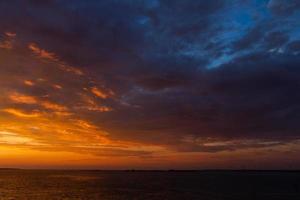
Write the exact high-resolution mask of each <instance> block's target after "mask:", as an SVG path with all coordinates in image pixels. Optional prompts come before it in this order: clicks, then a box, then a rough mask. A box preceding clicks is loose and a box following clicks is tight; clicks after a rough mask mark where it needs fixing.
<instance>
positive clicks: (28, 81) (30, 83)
mask: <svg viewBox="0 0 300 200" xmlns="http://www.w3.org/2000/svg"><path fill="white" fill-rule="evenodd" d="M24 84H25V85H27V86H34V85H35V84H34V82H32V81H30V80H25V81H24Z"/></svg>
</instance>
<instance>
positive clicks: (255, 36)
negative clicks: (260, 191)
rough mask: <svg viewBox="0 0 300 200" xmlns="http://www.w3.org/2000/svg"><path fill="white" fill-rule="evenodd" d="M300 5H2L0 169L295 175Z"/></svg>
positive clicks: (289, 1)
mask: <svg viewBox="0 0 300 200" xmlns="http://www.w3.org/2000/svg"><path fill="white" fill-rule="evenodd" d="M299 67H300V1H298V0H213V1H206V0H205V1H204V0H197V1H195V0H184V1H182V0H110V1H101V0H85V1H82V0H73V1H68V0H45V1H39V0H22V1H21V0H10V1H0V94H1V95H0V167H19V168H74V169H77V168H85V169H133V168H134V169H300V157H299V153H300V123H299V121H300V114H299V113H300V93H299V90H300V68H299Z"/></svg>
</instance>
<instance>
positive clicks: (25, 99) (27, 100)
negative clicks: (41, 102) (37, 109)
mask: <svg viewBox="0 0 300 200" xmlns="http://www.w3.org/2000/svg"><path fill="white" fill-rule="evenodd" d="M9 98H10V100H11V101H13V102H15V103H24V104H36V103H38V101H37V100H36V98H35V97H32V96H27V95H23V94H19V93H16V92H15V93H13V94H11V95H10V96H9Z"/></svg>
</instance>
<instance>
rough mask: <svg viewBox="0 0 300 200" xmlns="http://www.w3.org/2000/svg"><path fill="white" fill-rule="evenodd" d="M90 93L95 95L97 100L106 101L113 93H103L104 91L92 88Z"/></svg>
mask: <svg viewBox="0 0 300 200" xmlns="http://www.w3.org/2000/svg"><path fill="white" fill-rule="evenodd" d="M91 92H92V93H93V94H94V95H96V96H97V97H99V98H102V99H106V98H108V97H111V96H113V92H112V91H110V90H109V91H104V90H101V89H99V88H97V87H92V88H91Z"/></svg>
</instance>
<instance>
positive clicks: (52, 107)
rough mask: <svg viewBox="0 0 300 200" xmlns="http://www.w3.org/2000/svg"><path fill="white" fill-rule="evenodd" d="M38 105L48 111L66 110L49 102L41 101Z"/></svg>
mask: <svg viewBox="0 0 300 200" xmlns="http://www.w3.org/2000/svg"><path fill="white" fill-rule="evenodd" d="M40 104H41V105H42V106H43V107H44V108H47V109H49V110H55V111H66V110H68V108H67V107H65V106H62V105H59V104H55V103H52V102H49V101H42V102H40Z"/></svg>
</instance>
